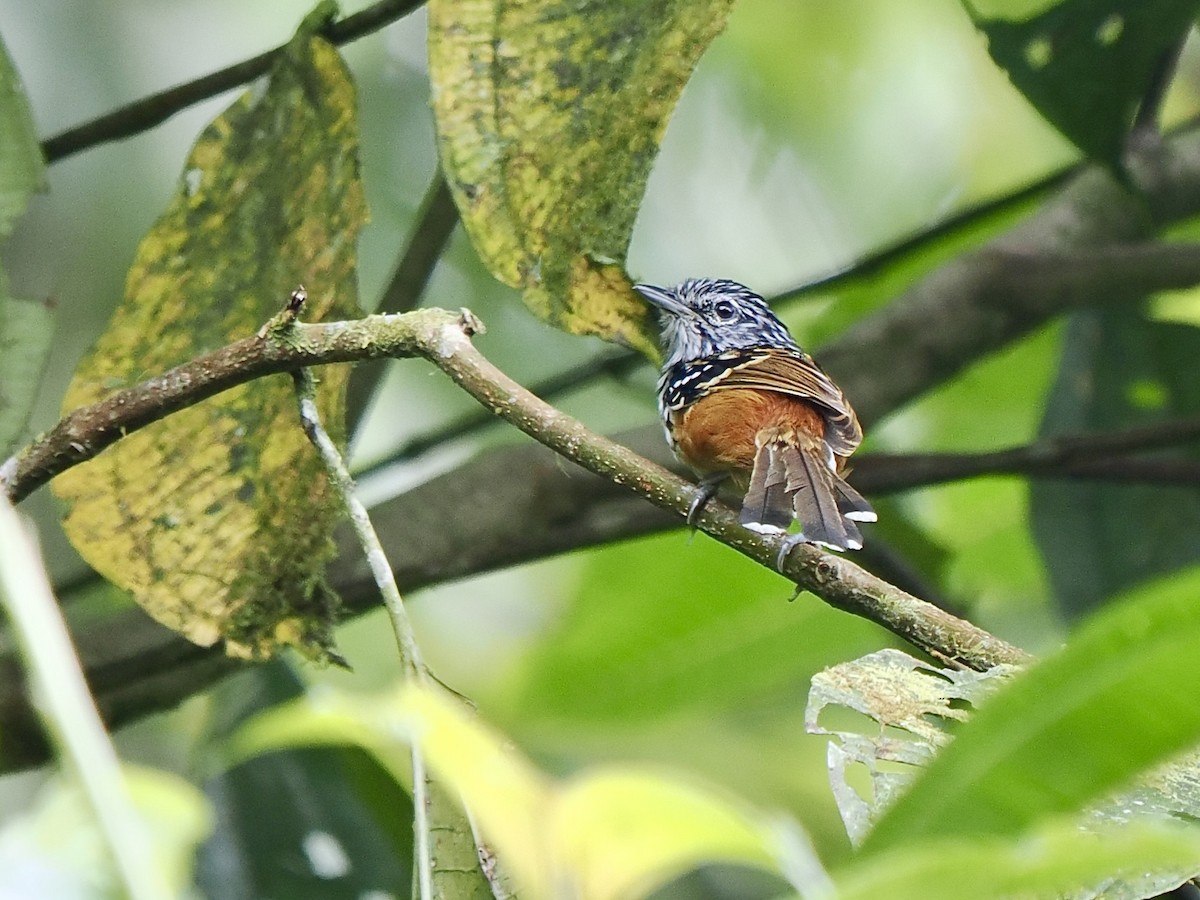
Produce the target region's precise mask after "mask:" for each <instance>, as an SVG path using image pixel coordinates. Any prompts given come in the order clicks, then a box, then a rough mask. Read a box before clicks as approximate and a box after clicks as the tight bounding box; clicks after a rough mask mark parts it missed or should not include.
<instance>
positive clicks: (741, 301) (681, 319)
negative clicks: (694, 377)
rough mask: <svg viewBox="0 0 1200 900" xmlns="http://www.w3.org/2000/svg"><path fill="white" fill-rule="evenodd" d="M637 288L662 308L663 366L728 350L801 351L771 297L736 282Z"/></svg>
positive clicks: (719, 280)
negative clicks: (776, 313)
mask: <svg viewBox="0 0 1200 900" xmlns="http://www.w3.org/2000/svg"><path fill="white" fill-rule="evenodd" d="M633 289H634V290H635V291H637V292H638V293H639V294H641V295H642V296H643V297H645V298H646V299H647V300H649V301H650V302H651V303H653V304H654V305H655V306H656V307H658V311H659V320H660V322H661V325H662V337H663V345H664V348H665V350H666V357H667V358H666V360H665V362H664V364H663V365H664V368H666V367H669V366H672V365H675V364H676V363H679V362H684V361H687V360H693V359H703V358H706V357H710V356H716V355H717V354H718V353H724V352H725V351H728V350H741V349H750V348H753V347H787V348H792V349H797V350H798V349H799V347H798V346H797V344H796V342H795V341H794V340H792V336H791V335H790V334H788V330H787V327H786V326H785V325H784V324H783V323H782V322H780V321H779V319H778V318H776V316H775V314H774V313H773V312H771V309H770V307H768V306H767V301H766V300H764V299H763V298H762V297H760V296H759V295H758V294H756V293H754V291H752V290H750V289H749V288H748V287H746V286H745V285H742V284H738V283H737V282H736V281H729V280H727V279H723V278H689V279H688V280H687V281H685V282H683V283H682V284H680V285H678V286H676V287H673V288H661V287H656V286H654V285H652V284H635V285H634V286H633Z"/></svg>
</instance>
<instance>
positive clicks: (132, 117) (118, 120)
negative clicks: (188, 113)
mask: <svg viewBox="0 0 1200 900" xmlns="http://www.w3.org/2000/svg"><path fill="white" fill-rule="evenodd" d="M422 3H423V0H381V2H379V3H376V4H375V5H374V6H369V7H367V8H366V9H363V10H360V11H359V12H356V13H355V14H354V15H351V16H347V17H346V18H344V19H339V20H338V21H336V22H333V23H332V24H330V25H329V27H328V28H327V29H326V31H325V37H327V38H328V39H329V40H330V41H331V42H332V43H334V44H338V45H341V44H346V43H349V42H350V41H354V40H357V39H358V38H360V37H363V36H364V35H367V34H371V33H372V32H375V31H378V30H379V29H381V28H383V27H384V26H385V25H389V24H391V23H392V22H395V21H396V20H397V19H401V18H403V17H404V16H406V15H408V14H409V13H410V12H412V11H413V10H414V9H416V8H417V7H419V6H421V5H422ZM282 51H283V47H276V48H275V49H274V50H268V51H267V52H266V53H260V54H259V55H258V56H255V57H253V58H251V59H247V60H243V61H242V62H239V63H235V64H234V65H232V66H227V67H226V68H224V69H221V70H220V71H217V72H212V73H210V74H208V75H205V76H203V77H201V78H197V79H196V80H194V81H189V82H187V83H186V84H181V85H178V86H176V87H173V88H168V89H167V90H165V91H159V92H158V93H155V94H149V95H148V96H145V97H142V98H141V99H139V100H135V101H134V102H132V103H129V104H127V105H125V106H122V107H119V108H117V109H114V110H112V111H111V112H108V113H105V114H104V115H102V116H99V117H97V118H95V119H92V120H91V121H90V122H84V123H83V124H81V125H76V126H74V127H72V128H68V129H67V130H66V131H62V132H59V133H58V134H56V135H53V136H52V137H49V138H47V139H46V140H44V141H42V153H43V155H45V157H46V161H47V162H49V163H54V162H58V161H59V160H60V159H65V158H66V157H68V156H71V155H73V154H75V153H79V152H81V151H83V150H87V149H89V148H91V147H96V146H99V145H100V144H105V143H108V142H110V141H119V140H121V139H123V138H127V137H132V136H133V135H135V134H140V133H141V132H143V131H148V130H149V129H151V128H153V127H154V126H155V125H159V124H161V123H162V122H165V121H166V120H167V119H169V118H170V117H171V116H173V115H175V113H177V112H180V111H182V110H184V109H187V108H188V107H189V106H191V105H193V104H195V103H199V102H201V101H202V100H207V99H208V98H209V97H215V96H216V95H217V94H221V93H224V92H225V91H228V90H231V89H232V88H235V87H237V86H238V85H242V84H245V83H246V82H247V81H253V80H254V79H255V78H258V77H259V76H260V75H264V74H265V73H266V72H267V70H268V69H270V68H271V65H272V63H274V62H275V58H276V57H277V56H278V55H279V54H280V53H281V52H282Z"/></svg>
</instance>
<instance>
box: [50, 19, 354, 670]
mask: <svg viewBox="0 0 1200 900" xmlns="http://www.w3.org/2000/svg"><path fill="white" fill-rule="evenodd" d="M325 12H326V14H327V11H325ZM320 21H321V18H320V16H319V15H314V16H310V17H309V20H307V21H306V23H305V25H304V26H303V27H302V28H301V30H300V32H299V33H298V34H297V36H296V38H295V39H294V40H293V41H292V42H291V44H290V45H289V47H288V48H287V50H286V52H285V53H284V54H282V56H281V57H280V59H279V61H278V63H277V64H276V65H275V67H274V68H273V70H272V72H271V73H270V75H269V78H268V79H267V80H266V82H265V84H260V85H259V86H257V87H256V88H255V89H253V90H251V91H250V92H248V93H247V94H245V95H244V96H243V97H242V98H241V99H239V100H238V101H237V102H236V103H234V104H233V105H232V106H231V107H230V108H229V109H228V110H227V111H226V112H225V113H224V114H223V115H222V116H221V117H220V118H218V119H217V120H216V121H214V122H213V123H212V124H211V125H210V126H209V127H208V128H207V129H206V130H205V131H204V133H203V134H202V135H201V136H200V139H199V140H198V141H197V143H196V145H195V147H194V148H193V150H192V153H191V156H190V157H189V159H188V161H187V164H186V167H185V169H184V172H183V176H182V178H181V181H180V186H179V189H178V191H177V192H176V194H175V197H174V198H173V200H172V201H171V204H170V207H169V208H168V210H167V212H166V213H165V214H164V215H163V217H162V218H161V219H160V220H159V221H158V222H157V223H156V224H155V225H154V227H153V228H152V229H151V231H150V233H149V234H148V235H147V236H146V237H145V239H144V240H143V241H142V244H141V246H140V247H139V248H138V252H137V256H136V259H135V261H134V264H133V267H132V268H131V270H130V272H129V277H128V280H127V284H126V294H125V298H124V301H123V303H122V304H121V305H120V307H119V308H118V310H117V312H116V314H115V316H114V318H113V320H112V322H111V323H110V325H109V327H108V330H107V331H106V332H105V333H104V335H103V336H102V337H101V338H100V340H99V342H98V343H97V345H96V347H95V349H94V350H93V351H92V352H91V354H90V355H89V356H88V357H87V358H86V359H85V360H84V361H83V362H82V364H81V365H80V367H79V369H78V371H77V372H76V375H75V379H74V381H73V382H72V384H71V387H70V389H69V391H68V393H67V396H66V399H65V401H64V407H65V408H74V407H77V406H80V405H82V404H85V403H90V402H93V401H95V400H97V399H99V398H101V397H102V396H104V395H106V394H108V393H110V392H111V391H113V390H115V389H118V388H122V387H124V386H126V385H129V384H132V383H134V382H137V381H139V380H140V379H143V378H145V377H146V376H149V375H154V374H157V373H159V372H161V371H163V370H165V369H167V368H169V367H170V366H173V365H176V364H178V363H180V362H183V361H185V360H187V359H189V358H190V357H192V356H194V355H196V354H198V353H199V352H201V351H203V350H207V349H211V348H213V347H217V346H220V345H222V344H225V343H227V342H229V341H230V340H233V339H236V338H242V337H245V336H247V335H249V334H252V333H253V332H254V331H255V330H256V329H257V328H258V327H259V326H260V325H261V324H262V323H263V322H264V321H266V320H267V319H268V318H269V317H270V316H271V315H272V314H274V313H275V312H277V311H278V310H279V308H280V306H281V304H282V303H283V302H284V301H285V300H286V298H287V296H288V294H289V292H290V291H291V290H292V289H294V288H295V287H296V286H297V285H299V284H304V285H306V287H307V289H308V293H309V297H310V300H309V306H308V307H307V308H306V316H307V317H309V318H313V319H320V318H323V317H327V316H334V317H346V316H350V315H353V314H355V313H356V310H357V303H356V300H355V290H356V283H355V281H356V277H355V250H356V247H355V241H356V237H357V234H358V231H359V229H360V227H361V225H362V223H363V221H364V220H365V217H366V210H365V205H364V201H363V196H362V188H361V186H360V183H359V179H358V129H357V122H356V118H355V115H356V110H355V95H354V89H353V85H352V83H351V81H350V77H349V74H348V72H347V70H346V68H345V66H344V64H343V62H342V60H341V58H340V57H339V56H338V54H337V52H336V50H334V48H333V47H332V46H331V45H329V44H328V43H326V42H325V41H324V40H323V39H321V38H318V37H316V36H315V34H314V32H315V29H316V27H317V25H318V24H319V22H320ZM348 374H349V372H348V369H347V368H345V367H338V368H334V367H327V368H324V369H323V370H322V371H321V373H320V384H319V386H318V396H317V399H318V404H319V407H320V409H321V411H322V414H323V416H324V418H325V421H326V423H327V424H328V426H329V427H330V429H331V430H332V431H333V432H334V433H335V435H336V434H337V433H338V432H339V431H340V430H341V428H342V426H341V418H342V406H343V393H344V388H345V382H346V378H347V376H348ZM295 406H296V401H295V397H294V395H293V391H292V385H291V381H290V379H289V378H287V377H286V376H275V377H272V378H269V379H262V380H259V381H256V382H254V383H252V384H249V385H245V386H243V387H239V388H236V389H234V390H232V391H229V392H227V393H225V394H222V395H220V396H218V397H216V398H214V399H212V400H209V401H207V402H205V403H202V404H200V405H198V406H196V407H193V408H191V409H188V410H184V411H183V412H180V413H177V414H175V415H172V416H170V417H168V418H167V419H165V420H163V421H160V422H158V423H156V424H155V425H153V426H151V427H149V428H146V429H145V430H143V431H140V432H138V433H136V434H133V435H130V436H129V437H128V438H126V439H125V440H122V441H120V442H118V443H117V444H116V445H115V446H114V447H113V448H111V449H109V450H108V451H106V452H105V453H103V454H101V455H100V456H99V457H98V458H96V459H95V460H93V461H92V462H90V463H87V464H85V465H83V466H80V467H77V468H75V469H73V470H71V471H69V472H67V473H65V474H64V475H62V476H61V477H60V478H59V479H57V480H56V481H55V482H54V486H55V490H56V492H57V493H58V495H59V496H60V497H61V498H63V500H65V501H66V503H67V505H68V508H69V512H68V515H67V518H66V525H65V527H66V530H67V534H68V536H69V537H70V539H71V541H72V543H73V544H74V545H75V547H76V548H77V549H78V550H79V551H80V553H82V554H83V556H84V557H85V558H86V559H87V560H88V561H89V562H90V563H91V565H93V566H94V567H95V568H96V569H97V570H98V571H100V572H101V573H102V574H103V575H104V576H105V577H107V578H109V579H110V580H111V581H113V582H115V583H116V584H118V585H119V586H121V587H122V588H124V589H126V590H128V591H130V592H131V593H132V594H133V596H134V597H135V599H136V600H137V601H138V602H139V603H140V604H141V605H142V606H143V607H144V608H145V609H146V610H147V612H149V613H150V614H151V615H152V616H154V617H155V618H156V619H158V620H159V621H160V622H162V623H164V624H165V625H168V626H169V627H171V628H174V629H176V630H177V631H179V632H181V633H182V634H184V635H185V636H187V637H188V638H189V639H191V640H192V641H195V642H196V643H198V644H202V645H209V644H212V643H214V642H215V641H217V640H219V639H221V638H224V639H225V642H226V647H227V649H228V651H229V652H230V653H232V654H235V655H246V656H263V655H268V654H270V653H271V652H272V651H273V650H274V649H275V648H276V647H277V646H279V645H281V644H291V645H295V646H298V647H300V648H301V649H303V650H305V651H306V652H308V653H310V654H312V655H316V656H318V657H320V656H324V655H325V654H327V653H328V652H329V651H330V648H331V647H332V638H331V631H330V628H331V624H332V622H333V619H334V614H335V600H336V598H334V597H333V596H332V595H331V594H330V592H329V591H328V589H327V588H325V586H324V583H323V580H322V572H323V569H324V565H325V562H326V560H327V559H328V558H329V556H330V554H331V552H332V544H331V541H330V531H331V528H332V525H333V522H334V520H335V518H336V516H337V509H338V503H337V501H336V500H334V499H333V498H332V497H331V492H330V488H329V486H328V483H327V481H326V478H325V474H324V470H323V468H322V466H321V463H320V461H319V459H318V458H317V456H316V454H315V453H314V452H313V451H312V450H311V448H310V447H309V445H308V442H307V441H306V439H305V437H304V435H303V433H302V432H301V430H300V428H299V425H298V424H297V416H296V412H295Z"/></svg>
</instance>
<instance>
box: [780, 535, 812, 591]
mask: <svg viewBox="0 0 1200 900" xmlns="http://www.w3.org/2000/svg"><path fill="white" fill-rule="evenodd" d="M803 543H805V540H804V535H803V534H802V533H801V534H789V535H788V536H787V537H785V538H784V539H783V542H782V543H781V544H780V545H779V554H778V555H777V556H776V557H775V571H776V572H779V573H780V574H783V564H784V563H785V562H787V558H788V554H789V553H791V552H792V548H793V547H795V546H796V545H797V544H803ZM797 591H799V588H797Z"/></svg>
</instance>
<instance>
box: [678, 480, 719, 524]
mask: <svg viewBox="0 0 1200 900" xmlns="http://www.w3.org/2000/svg"><path fill="white" fill-rule="evenodd" d="M724 480H725V476H723V475H722V476H721V477H720V478H713V479H708V478H706V479H704V480H703V481H701V482H700V483H699V484H697V485H696V496H695V497H693V498H692V502H691V504H690V505H689V506H688V511H687V523H688V525H689V526H691V527H692V528H697V527H699V525H700V514H701V513H703V512H704V507H706V506H708V501H709V500H711V499H712V498H713V497H715V496H716V495H717V491H718V489H719V488H720V487H721V482H722V481H724Z"/></svg>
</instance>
